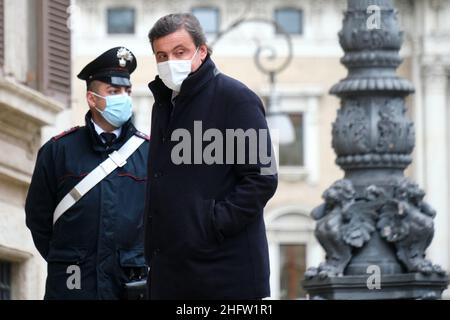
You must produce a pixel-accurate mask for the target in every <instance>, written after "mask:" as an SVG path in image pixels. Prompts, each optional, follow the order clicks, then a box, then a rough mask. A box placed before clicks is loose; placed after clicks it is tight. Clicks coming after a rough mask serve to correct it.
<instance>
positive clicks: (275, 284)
mask: <svg viewBox="0 0 450 320" xmlns="http://www.w3.org/2000/svg"><path fill="white" fill-rule="evenodd" d="M309 211H310V210H309V208H303V207H301V206H286V207H282V208H277V209H275V210H272V211H270V212H267V213H266V216H265V219H266V227H267V240H268V242H269V255H270V271H271V273H270V287H271V299H277V300H279V299H290V300H293V299H304V298H306V292H305V290H304V289H303V287H302V285H301V282H302V280H303V277H304V273H305V271H306V269H307V268H308V267H310V266H314V265H317V264H318V263H319V262H320V261H321V260H322V259H323V251H322V249H321V247H320V245H319V244H318V242H317V241H316V239H315V237H314V225H315V224H314V221H313V220H312V218H310V216H309Z"/></svg>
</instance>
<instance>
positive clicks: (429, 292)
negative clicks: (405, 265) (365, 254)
mask: <svg viewBox="0 0 450 320" xmlns="http://www.w3.org/2000/svg"><path fill="white" fill-rule="evenodd" d="M369 277H370V275H367V276H342V277H330V278H325V279H320V278H319V277H315V278H313V279H307V280H304V281H303V286H304V288H305V289H306V290H307V291H308V293H309V297H310V299H313V300H315V299H325V300H383V299H427V300H428V299H431V300H434V299H440V298H441V296H442V291H444V290H445V289H446V288H447V286H448V283H449V278H448V277H442V276H439V275H436V274H432V275H423V274H421V273H404V274H393V275H386V276H381V280H380V286H379V288H374V287H373V284H372V283H369V284H368V278H369ZM369 288H371V289H369Z"/></svg>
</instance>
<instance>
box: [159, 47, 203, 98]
mask: <svg viewBox="0 0 450 320" xmlns="http://www.w3.org/2000/svg"><path fill="white" fill-rule="evenodd" d="M197 52H198V47H197V50H195V53H194V56H193V57H192V58H191V59H190V60H168V61H164V62H160V63H158V64H157V67H158V74H159V77H160V78H161V80H162V82H163V83H164V84H165V85H166V86H167V87H168V88H170V89H172V90H173V91H176V92H180V88H181V84H182V83H183V81H184V80H185V79H186V78H187V76H188V75H189V74H190V73H191V69H192V60H194V58H195V56H196V55H197Z"/></svg>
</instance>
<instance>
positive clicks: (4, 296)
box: [0, 261, 11, 300]
mask: <svg viewBox="0 0 450 320" xmlns="http://www.w3.org/2000/svg"><path fill="white" fill-rule="evenodd" d="M0 300H11V263H9V262H4V261H0Z"/></svg>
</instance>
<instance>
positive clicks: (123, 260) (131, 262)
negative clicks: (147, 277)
mask: <svg viewBox="0 0 450 320" xmlns="http://www.w3.org/2000/svg"><path fill="white" fill-rule="evenodd" d="M119 261H120V266H121V267H124V268H144V267H146V264H145V257H144V249H143V248H140V249H129V250H126V249H120V250H119Z"/></svg>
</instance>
